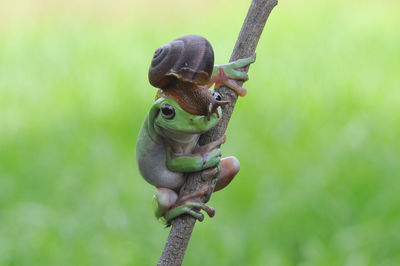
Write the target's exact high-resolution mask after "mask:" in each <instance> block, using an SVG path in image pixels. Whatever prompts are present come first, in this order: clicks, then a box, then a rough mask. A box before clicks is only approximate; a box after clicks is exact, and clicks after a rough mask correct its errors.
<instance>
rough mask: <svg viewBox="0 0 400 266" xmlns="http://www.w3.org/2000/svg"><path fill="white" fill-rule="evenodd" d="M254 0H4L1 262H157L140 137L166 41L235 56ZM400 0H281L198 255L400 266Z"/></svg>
mask: <svg viewBox="0 0 400 266" xmlns="http://www.w3.org/2000/svg"><path fill="white" fill-rule="evenodd" d="M249 4H250V1H239V0H234V1H232V0H230V1H229V0H218V1H211V0H207V1H201V2H200V1H188V0H186V1H185V0H172V1H155V0H150V1H133V2H132V1H122V0H116V1H105V0H104V1H94V0H93V1H77V0H74V1H51V0H42V1H33V0H30V1H29V0H28V1H23V0H17V1H0V265H155V264H156V262H157V261H158V258H159V256H160V254H161V251H162V249H163V246H164V243H165V240H166V238H167V235H168V232H169V230H168V229H164V228H163V226H162V225H161V224H159V223H158V222H157V221H156V219H155V218H154V217H153V214H152V205H151V204H152V194H153V192H154V188H153V187H152V186H151V185H149V184H147V183H146V182H145V181H144V180H143V179H142V178H141V177H140V175H139V173H138V170H137V167H136V164H135V155H134V154H135V143H136V137H137V134H138V131H139V128H140V125H141V123H142V121H143V119H144V117H145V115H146V113H147V111H148V110H149V108H150V106H151V104H152V102H153V99H154V95H155V92H156V89H154V88H152V87H151V86H150V85H149V84H148V80H147V71H148V67H149V64H150V61H151V58H152V54H153V52H154V50H155V49H156V48H157V47H158V46H160V45H162V44H164V43H166V42H169V41H171V40H173V39H175V38H177V37H179V36H181V35H184V34H189V33H194V34H200V35H204V36H205V37H207V38H208V39H209V40H210V42H211V43H212V44H213V46H214V51H215V55H216V63H219V64H222V63H225V62H227V60H228V59H229V56H230V53H231V51H232V48H233V45H234V43H235V40H236V38H237V35H238V32H239V29H240V27H241V24H242V22H243V19H244V17H245V14H246V12H247V9H248V6H249ZM399 11H400V2H399V1H397V0H386V1H372V0H364V1H361V0H358V1H344V0H337V1H319V0H308V1H305V0H287V1H283V0H282V1H280V2H279V4H278V6H277V7H276V8H275V9H274V10H273V12H272V14H271V16H270V19H269V21H268V22H267V27H266V29H265V31H264V34H263V36H262V38H261V40H260V43H259V46H258V49H257V62H256V63H255V64H254V65H252V66H251V68H250V72H249V75H250V80H249V81H248V82H247V83H246V88H247V89H248V95H247V96H246V97H245V98H242V99H239V102H238V105H237V108H236V109H235V112H234V115H233V117H232V120H231V122H230V125H229V128H228V131H227V136H228V138H227V143H226V144H225V145H224V146H223V153H224V154H225V155H235V156H237V157H238V158H239V159H240V161H241V166H242V169H241V172H240V174H239V175H238V176H237V177H236V179H235V180H234V181H233V182H232V183H231V185H230V186H229V187H227V188H226V189H225V190H224V191H221V192H218V193H216V194H214V196H213V198H212V200H211V201H210V205H211V206H214V207H215V208H216V210H217V213H216V216H215V217H214V218H213V219H206V220H205V221H204V222H203V223H198V224H197V225H196V227H195V230H194V233H193V235H192V239H191V241H190V243H189V247H188V250H187V253H186V257H185V261H184V265H273V266H279V265H351V266H358V265H360V266H365V265H381V266H389V265H400V207H399V203H400V179H399V172H400V115H399V108H400V87H399V85H400V30H399V29H400V19H399Z"/></svg>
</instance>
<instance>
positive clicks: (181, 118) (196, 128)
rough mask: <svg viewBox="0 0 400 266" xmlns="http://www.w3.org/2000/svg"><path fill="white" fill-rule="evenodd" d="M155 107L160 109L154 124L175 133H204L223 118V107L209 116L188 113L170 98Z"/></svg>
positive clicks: (155, 104)
mask: <svg viewBox="0 0 400 266" xmlns="http://www.w3.org/2000/svg"><path fill="white" fill-rule="evenodd" d="M153 107H155V108H158V114H157V115H156V117H155V120H154V124H156V125H157V126H159V127H161V128H164V129H167V130H169V131H174V132H182V133H203V132H206V131H208V130H209V129H211V128H213V127H214V126H215V125H216V124H217V123H218V121H219V120H220V119H221V116H222V110H221V107H218V109H217V110H216V112H214V113H212V114H210V115H209V116H205V115H194V114H191V113H188V112H186V111H185V110H183V109H182V108H181V107H180V106H179V104H178V103H177V102H176V101H175V100H174V99H172V98H170V97H161V98H159V99H158V100H157V101H156V102H155V103H154V105H153Z"/></svg>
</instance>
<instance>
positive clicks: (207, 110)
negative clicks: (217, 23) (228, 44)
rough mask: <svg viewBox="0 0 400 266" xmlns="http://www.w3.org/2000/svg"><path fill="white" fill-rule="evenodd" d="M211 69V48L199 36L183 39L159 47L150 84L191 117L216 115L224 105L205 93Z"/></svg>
mask: <svg viewBox="0 0 400 266" xmlns="http://www.w3.org/2000/svg"><path fill="white" fill-rule="evenodd" d="M213 68H214V52H213V49H212V47H211V44H210V43H209V42H208V41H207V39H205V38H204V37H202V36H199V35H185V36H183V37H180V38H178V39H176V40H174V41H172V42H170V43H167V44H165V45H163V46H161V47H159V48H158V49H157V50H156V51H155V52H154V56H153V60H152V62H151V66H150V69H149V81H150V84H151V85H153V86H154V87H157V88H159V89H160V95H163V96H166V97H171V98H173V99H174V100H176V102H177V103H178V104H179V105H180V106H181V107H182V109H184V110H185V111H186V112H189V113H191V114H194V115H206V116H209V115H210V114H211V113H217V111H216V110H217V107H218V106H220V105H223V104H227V103H228V102H227V101H222V100H218V99H216V97H214V95H213V92H212V91H211V90H209V89H208V87H207V84H208V82H209V81H210V78H211V74H212V71H213Z"/></svg>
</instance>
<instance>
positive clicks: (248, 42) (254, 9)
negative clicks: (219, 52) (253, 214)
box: [157, 0, 278, 266]
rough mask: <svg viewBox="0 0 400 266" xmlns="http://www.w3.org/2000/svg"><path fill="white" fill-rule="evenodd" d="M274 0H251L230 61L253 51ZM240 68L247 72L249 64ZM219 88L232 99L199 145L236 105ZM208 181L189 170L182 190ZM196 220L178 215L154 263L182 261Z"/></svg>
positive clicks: (218, 131) (217, 133)
mask: <svg viewBox="0 0 400 266" xmlns="http://www.w3.org/2000/svg"><path fill="white" fill-rule="evenodd" d="M277 3H278V2H277V0H253V1H252V3H251V5H250V8H249V11H248V13H247V16H246V19H245V21H244V23H243V26H242V29H241V30H240V33H239V37H238V39H237V41H236V44H235V48H234V49H233V53H232V55H231V58H230V62H231V61H235V60H237V59H240V58H246V57H250V56H253V55H254V53H255V50H256V46H257V43H258V40H259V39H260V36H261V33H262V31H263V29H264V25H265V23H266V21H267V19H268V16H269V14H270V13H271V11H272V9H273V8H274V7H275V6H276V5H277ZM241 71H244V72H247V71H248V67H247V68H245V69H242V70H241ZM238 84H239V85H242V82H238ZM219 92H220V93H221V95H222V97H223V99H224V100H229V101H230V102H231V103H230V104H229V105H225V106H224V107H223V114H222V119H221V121H220V122H219V123H218V125H217V126H216V127H214V128H213V129H212V130H210V131H208V132H206V133H205V134H203V135H202V136H201V138H200V140H199V143H200V144H201V145H204V144H207V143H210V142H212V141H215V140H217V139H218V138H220V137H221V136H222V135H223V134H224V133H225V130H226V128H227V126H228V122H229V119H230V117H231V115H232V112H233V108H234V107H235V103H236V100H237V97H238V96H237V94H236V93H235V92H234V91H232V90H231V89H229V88H227V87H221V88H220V89H219ZM207 182H211V181H204V180H202V178H201V176H200V172H197V173H193V174H190V175H189V177H188V180H187V182H186V184H185V192H193V191H196V190H198V189H199V188H200V187H201V185H203V184H205V183H207ZM202 200H203V201H207V200H208V199H207V198H203V199H202ZM195 223H196V219H195V218H193V217H192V216H190V215H182V216H179V217H177V218H176V219H175V220H174V221H173V222H172V228H171V231H170V234H169V236H168V240H167V242H166V244H165V247H164V251H163V253H162V255H161V258H160V260H159V262H158V264H157V265H159V266H166V265H169V266H178V265H181V264H182V261H183V257H184V255H185V251H186V247H187V245H188V243H189V240H190V236H191V234H192V231H193V228H194V225H195Z"/></svg>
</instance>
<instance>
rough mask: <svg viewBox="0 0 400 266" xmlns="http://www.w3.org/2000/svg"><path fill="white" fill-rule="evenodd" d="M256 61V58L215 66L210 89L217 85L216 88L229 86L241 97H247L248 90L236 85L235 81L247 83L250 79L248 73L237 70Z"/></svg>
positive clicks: (209, 85) (209, 84)
mask: <svg viewBox="0 0 400 266" xmlns="http://www.w3.org/2000/svg"><path fill="white" fill-rule="evenodd" d="M254 61H255V56H252V57H248V58H244V59H239V60H236V61H233V62H231V63H228V64H225V65H216V66H214V69H213V72H212V75H211V79H210V82H209V83H208V87H211V86H212V85H213V84H214V83H215V88H216V89H217V88H219V87H221V86H227V87H229V88H231V89H232V90H234V91H235V92H236V93H237V94H238V95H239V96H242V97H243V96H245V95H246V93H247V90H246V89H245V88H242V87H241V86H239V85H238V84H236V83H235V82H234V81H233V80H242V81H246V80H248V79H249V77H248V75H247V73H244V72H241V71H238V70H235V69H236V68H242V67H245V66H247V65H249V64H251V63H253V62H254Z"/></svg>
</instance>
